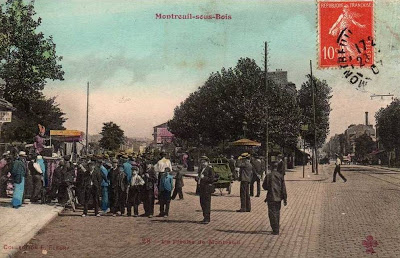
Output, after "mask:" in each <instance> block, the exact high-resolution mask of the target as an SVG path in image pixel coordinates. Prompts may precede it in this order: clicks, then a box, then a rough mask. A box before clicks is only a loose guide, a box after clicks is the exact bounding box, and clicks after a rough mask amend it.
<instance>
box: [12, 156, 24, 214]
mask: <svg viewBox="0 0 400 258" xmlns="http://www.w3.org/2000/svg"><path fill="white" fill-rule="evenodd" d="M25 159H26V153H25V152H24V151H20V152H19V154H18V156H17V158H16V159H15V160H14V163H13V166H12V170H11V176H12V178H13V182H14V192H13V198H12V200H11V204H12V206H13V208H16V209H18V208H19V207H21V206H22V203H23V201H24V188H25V176H26V173H27V171H26V165H25Z"/></svg>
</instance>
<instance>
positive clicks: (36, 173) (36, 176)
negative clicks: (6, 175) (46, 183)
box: [28, 156, 43, 203]
mask: <svg viewBox="0 0 400 258" xmlns="http://www.w3.org/2000/svg"><path fill="white" fill-rule="evenodd" d="M35 163H36V157H34V156H32V158H31V160H30V161H29V162H28V169H29V172H30V173H31V175H32V193H31V202H32V203H35V202H38V200H39V199H40V193H41V190H42V187H43V181H42V180H43V172H42V170H41V169H40V166H39V164H35Z"/></svg>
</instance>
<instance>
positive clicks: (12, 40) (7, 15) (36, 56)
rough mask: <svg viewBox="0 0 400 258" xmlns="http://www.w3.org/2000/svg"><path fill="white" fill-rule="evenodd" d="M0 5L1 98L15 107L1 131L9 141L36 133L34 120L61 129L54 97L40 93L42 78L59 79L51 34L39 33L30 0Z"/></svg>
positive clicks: (25, 138)
mask: <svg viewBox="0 0 400 258" xmlns="http://www.w3.org/2000/svg"><path fill="white" fill-rule="evenodd" d="M0 7H1V11H0V20H1V23H0V78H2V79H3V80H4V85H2V86H3V89H4V96H3V97H4V98H5V99H6V100H7V101H9V102H11V103H12V104H13V105H14V107H16V108H17V110H16V112H14V114H13V116H14V118H15V119H14V121H13V122H12V123H11V124H10V125H7V127H6V128H5V129H6V132H5V134H6V135H8V137H10V140H27V139H30V138H31V137H33V136H34V135H35V133H36V132H37V124H38V123H40V124H43V125H45V126H47V127H48V128H49V127H51V129H60V128H62V124H63V122H64V121H65V118H64V117H63V116H64V114H63V113H62V112H61V110H60V109H59V107H58V105H57V104H56V103H55V99H54V98H51V99H47V98H45V97H44V95H43V93H42V90H43V89H44V86H45V84H46V80H49V79H50V80H63V75H64V72H63V71H62V67H61V65H60V64H59V61H61V60H62V57H59V56H57V55H56V45H55V44H54V42H53V39H52V37H51V36H50V37H48V38H45V36H44V35H43V33H42V32H39V26H40V24H41V18H38V19H34V15H35V14H36V13H35V11H34V1H31V2H30V3H28V4H25V3H24V1H23V0H7V2H6V3H5V4H2V5H1V6H0ZM45 108H47V110H46V109H45ZM44 111H46V112H44ZM44 113H47V114H44ZM50 119H53V121H51V120H50ZM15 130H18V131H15Z"/></svg>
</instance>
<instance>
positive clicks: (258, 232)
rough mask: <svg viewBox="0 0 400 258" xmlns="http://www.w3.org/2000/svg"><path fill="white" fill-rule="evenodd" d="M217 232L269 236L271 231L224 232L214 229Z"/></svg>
mask: <svg viewBox="0 0 400 258" xmlns="http://www.w3.org/2000/svg"><path fill="white" fill-rule="evenodd" d="M216 231H218V232H224V233H237V234H259V235H271V234H272V231H267V230H258V231H243V230H231V229H230V230H224V229H216Z"/></svg>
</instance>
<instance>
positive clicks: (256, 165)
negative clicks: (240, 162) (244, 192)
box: [250, 157, 262, 197]
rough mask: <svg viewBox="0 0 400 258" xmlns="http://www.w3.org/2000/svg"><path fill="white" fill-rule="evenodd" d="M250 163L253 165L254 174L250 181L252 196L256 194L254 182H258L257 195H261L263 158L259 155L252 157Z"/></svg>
mask: <svg viewBox="0 0 400 258" xmlns="http://www.w3.org/2000/svg"><path fill="white" fill-rule="evenodd" d="M250 163H251V165H252V166H253V175H252V178H251V182H250V196H254V183H257V195H256V197H260V190H261V189H260V188H261V186H260V184H261V183H260V180H261V176H262V164H261V160H260V159H259V158H258V157H251V159H250Z"/></svg>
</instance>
